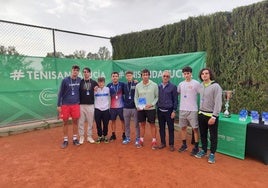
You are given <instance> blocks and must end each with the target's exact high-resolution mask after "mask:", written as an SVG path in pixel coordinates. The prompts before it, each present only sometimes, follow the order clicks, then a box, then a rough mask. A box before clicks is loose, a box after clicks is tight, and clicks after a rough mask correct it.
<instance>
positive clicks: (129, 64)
mask: <svg viewBox="0 0 268 188" xmlns="http://www.w3.org/2000/svg"><path fill="white" fill-rule="evenodd" d="M205 62H206V53H205V52H194V53H185V54H177V55H168V56H155V57H146V58H136V59H124V60H118V61H114V70H115V71H118V72H119V75H120V78H121V79H122V80H123V81H125V79H123V77H124V72H125V71H127V70H132V71H133V72H134V78H135V79H137V80H139V81H140V80H141V75H140V71H141V70H142V69H145V68H146V69H148V70H149V71H150V73H151V76H150V78H151V79H152V80H153V81H155V82H156V83H161V81H162V79H161V78H162V73H163V71H164V70H169V71H170V73H171V79H170V81H171V82H172V83H174V84H175V85H178V83H179V82H181V81H182V80H184V78H183V77H182V68H183V67H185V66H190V67H192V69H193V78H194V79H197V80H199V79H198V74H199V71H200V70H201V69H202V68H204V67H205Z"/></svg>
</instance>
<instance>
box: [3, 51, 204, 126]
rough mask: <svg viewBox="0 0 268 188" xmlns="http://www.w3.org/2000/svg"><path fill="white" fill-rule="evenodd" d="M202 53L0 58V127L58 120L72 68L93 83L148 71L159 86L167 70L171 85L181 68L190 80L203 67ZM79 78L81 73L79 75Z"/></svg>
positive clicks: (178, 78) (136, 76)
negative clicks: (108, 57) (59, 104)
mask: <svg viewBox="0 0 268 188" xmlns="http://www.w3.org/2000/svg"><path fill="white" fill-rule="evenodd" d="M205 55H206V54H205V52H196V53H187V54H179V55H170V56H159V57H148V58H138V59H128V60H120V61H99V60H88V59H63V58H41V57H25V56H6V55H2V56H0V82H1V87H0V103H1V105H0V111H1V116H0V127H4V126H9V125H16V124H17V123H24V122H29V121H36V120H39V121H40V120H46V119H50V118H56V117H57V111H56V104H57V93H58V88H59V86H60V83H61V80H62V79H63V78H64V77H66V76H69V75H70V72H71V67H72V65H74V64H77V65H79V66H80V68H81V69H83V68H84V67H89V68H90V69H91V72H92V73H91V74H92V78H93V79H95V80H96V79H97V78H98V77H100V76H102V77H105V78H106V83H109V82H110V81H111V72H112V71H118V72H119V73H120V77H121V80H122V81H125V78H124V72H125V71H126V70H132V71H134V73H135V79H137V80H140V70H142V69H144V68H148V69H149V70H150V71H151V78H152V80H154V81H155V82H157V83H160V82H161V76H162V71H163V70H170V71H171V76H172V79H171V80H172V82H174V84H176V85H177V84H178V83H179V82H180V81H181V80H182V79H183V78H182V72H181V69H182V67H184V66H186V65H189V66H191V67H192V68H193V76H194V78H196V79H197V77H198V72H199V70H200V69H201V68H203V67H205ZM79 76H80V77H82V71H81V72H80V75H79Z"/></svg>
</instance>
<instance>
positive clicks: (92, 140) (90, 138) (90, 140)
mask: <svg viewBox="0 0 268 188" xmlns="http://www.w3.org/2000/svg"><path fill="white" fill-rule="evenodd" d="M87 141H88V142H90V143H91V144H93V143H95V140H94V139H93V138H92V137H91V136H89V137H87Z"/></svg>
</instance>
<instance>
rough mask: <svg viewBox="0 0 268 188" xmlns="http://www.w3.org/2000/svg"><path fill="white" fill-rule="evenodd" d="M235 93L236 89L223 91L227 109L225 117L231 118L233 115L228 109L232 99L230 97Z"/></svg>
mask: <svg viewBox="0 0 268 188" xmlns="http://www.w3.org/2000/svg"><path fill="white" fill-rule="evenodd" d="M234 93H235V90H224V91H223V92H222V94H223V98H224V101H225V105H224V106H225V111H224V113H223V115H224V117H226V118H229V117H231V114H230V112H229V111H228V109H229V101H230V99H231V98H232V95H233V94H234Z"/></svg>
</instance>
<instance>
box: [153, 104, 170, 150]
mask: <svg viewBox="0 0 268 188" xmlns="http://www.w3.org/2000/svg"><path fill="white" fill-rule="evenodd" d="M172 112H173V110H172V109H170V110H168V111H167V112H162V111H161V110H159V109H158V110H157V117H158V123H159V133H160V138H161V143H162V144H164V145H166V123H167V125H168V135H169V145H170V146H171V145H172V146H173V145H174V119H171V113H172Z"/></svg>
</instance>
